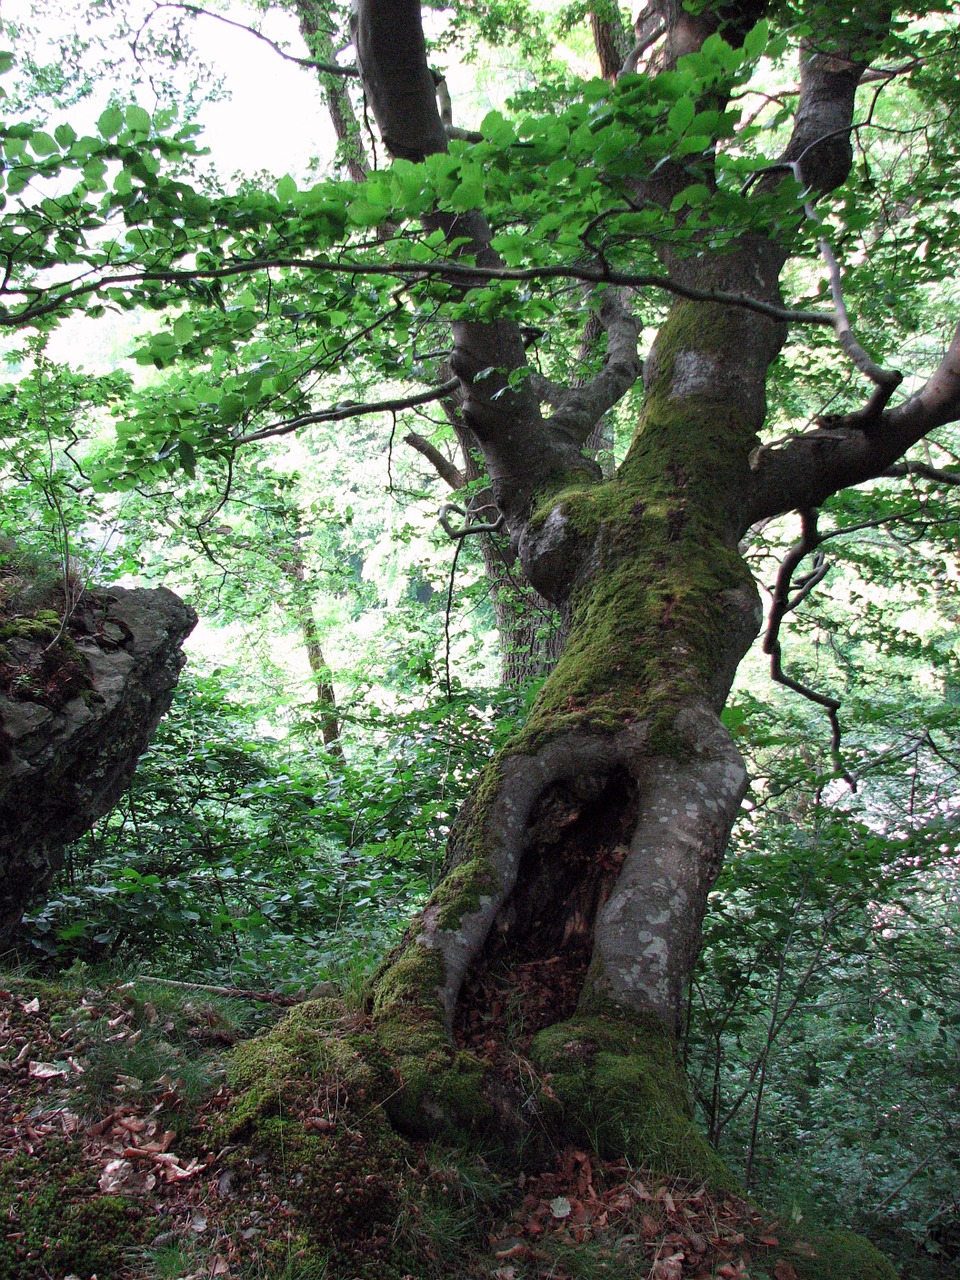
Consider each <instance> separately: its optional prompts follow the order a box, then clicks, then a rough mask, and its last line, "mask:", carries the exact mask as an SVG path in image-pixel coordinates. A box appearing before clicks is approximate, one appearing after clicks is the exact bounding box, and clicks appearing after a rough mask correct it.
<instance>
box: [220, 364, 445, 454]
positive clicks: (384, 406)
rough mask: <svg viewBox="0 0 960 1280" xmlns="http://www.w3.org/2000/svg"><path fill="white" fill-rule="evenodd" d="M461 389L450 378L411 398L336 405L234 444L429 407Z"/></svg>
mask: <svg viewBox="0 0 960 1280" xmlns="http://www.w3.org/2000/svg"><path fill="white" fill-rule="evenodd" d="M459 386H460V382H459V380H458V379H457V378H449V379H448V380H447V381H446V382H443V383H441V384H440V386H439V387H432V388H431V389H430V390H429V391H420V392H418V393H417V394H415V395H411V396H398V397H396V398H394V399H391V400H375V401H371V402H369V403H366V404H354V403H352V402H346V403H343V404H336V405H334V406H333V408H332V409H318V410H317V411H316V412H315V413H301V414H299V415H298V416H297V417H296V418H287V419H285V420H284V421H282V422H275V423H274V424H273V426H270V427H261V428H260V430H259V431H249V432H247V434H246V435H242V436H235V437H234V438H233V440H232V441H231V443H232V444H235V445H238V444H253V443H254V442H255V441H257V440H272V439H275V438H276V437H277V436H288V435H290V434H291V433H292V432H294V431H299V430H300V428H301V427H309V426H312V425H313V424H314V423H317V422H343V421H345V420H346V419H347V418H360V417H363V416H365V415H366V414H370V413H397V412H399V411H400V410H401V409H412V408H413V407H414V406H415V405H418V404H430V402H431V401H433V400H442V399H443V397H444V396H450V395H453V393H454V392H455V391H456V390H457V389H458V387H459Z"/></svg>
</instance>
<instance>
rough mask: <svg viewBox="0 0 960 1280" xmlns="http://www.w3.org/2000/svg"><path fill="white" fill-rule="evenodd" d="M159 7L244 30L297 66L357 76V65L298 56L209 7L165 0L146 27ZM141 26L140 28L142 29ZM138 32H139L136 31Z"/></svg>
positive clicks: (331, 74)
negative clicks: (317, 60)
mask: <svg viewBox="0 0 960 1280" xmlns="http://www.w3.org/2000/svg"><path fill="white" fill-rule="evenodd" d="M161 9H179V10H181V11H182V12H183V13H189V14H191V15H192V16H193V17H195V18H213V19H214V21H216V22H222V23H223V24H224V26H227V27H233V28H234V29H235V30H237V31H245V32H246V33H247V35H251V36H254V37H256V39H257V40H261V41H262V42H263V43H264V44H265V45H268V46H269V47H270V48H271V49H272V50H273V52H274V53H276V54H278V55H279V56H280V57H281V58H283V59H284V60H285V61H287V62H292V63H294V64H295V65H296V66H298V67H306V68H308V69H310V70H313V71H323V72H324V73H325V74H326V75H329V76H359V75H360V71H359V69H358V68H357V67H341V66H340V64H339V63H338V62H315V61H314V60H313V58H298V57H296V56H295V55H294V54H292V53H287V51H286V50H285V49H283V48H281V47H280V45H278V44H277V42H276V41H275V40H271V39H270V37H269V36H265V35H264V34H263V32H262V31H257V29H256V28H255V27H250V26H247V24H246V23H245V22H235V21H234V20H233V19H232V18H227V17H224V15H223V14H222V13H213V12H212V11H211V10H210V9H204V8H201V6H200V5H196V4H173V3H170V2H169V0H167V2H166V3H163V4H156V5H154V7H153V13H152V14H150V17H148V18H147V21H146V22H145V23H144V24H143V27H146V25H147V23H148V22H149V21H150V18H151V17H153V15H154V14H157V13H159V12H160V10H161ZM143 27H141V28H140V30H141V31H142V30H143ZM138 34H139V33H138Z"/></svg>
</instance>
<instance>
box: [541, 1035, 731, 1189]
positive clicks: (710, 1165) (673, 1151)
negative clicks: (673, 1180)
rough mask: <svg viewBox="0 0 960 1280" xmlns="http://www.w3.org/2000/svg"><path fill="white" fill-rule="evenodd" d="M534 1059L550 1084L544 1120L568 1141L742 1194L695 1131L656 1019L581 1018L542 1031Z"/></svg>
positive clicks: (670, 1044)
mask: <svg viewBox="0 0 960 1280" xmlns="http://www.w3.org/2000/svg"><path fill="white" fill-rule="evenodd" d="M530 1056H531V1059H532V1061H533V1063H534V1065H535V1066H536V1067H537V1068H538V1069H539V1070H540V1071H541V1072H543V1073H544V1077H545V1079H544V1085H545V1087H544V1089H543V1090H542V1092H541V1095H540V1105H541V1108H542V1110H543V1112H544V1115H545V1117H546V1118H547V1120H548V1121H549V1122H550V1123H551V1124H552V1125H553V1126H555V1127H556V1128H557V1129H558V1130H559V1131H560V1133H561V1134H562V1136H563V1137H565V1138H566V1139H568V1140H570V1141H574V1142H578V1143H587V1144H589V1145H591V1146H592V1147H593V1148H594V1150H596V1151H597V1152H598V1153H599V1154H600V1155H602V1156H604V1157H605V1158H608V1159H617V1158H620V1157H623V1158H626V1159H628V1160H629V1161H630V1162H631V1163H632V1164H635V1165H637V1166H638V1167H644V1168H647V1169H650V1170H652V1171H653V1172H655V1173H663V1174H667V1175H671V1176H675V1177H682V1178H690V1179H696V1180H698V1181H703V1182H704V1183H706V1184H707V1185H708V1186H709V1187H711V1188H712V1189H714V1190H720V1189H723V1188H729V1189H736V1179H735V1178H734V1177H733V1175H732V1174H731V1173H730V1171H729V1170H728V1169H727V1167H726V1165H725V1164H724V1163H723V1161H722V1160H721V1159H720V1157H719V1156H718V1155H717V1154H716V1152H715V1151H713V1149H712V1148H711V1147H710V1145H709V1143H708V1142H707V1141H706V1139H705V1138H704V1137H703V1136H702V1135H701V1134H700V1133H699V1131H698V1130H697V1127H696V1125H695V1124H694V1121H693V1116H692V1113H691V1107H690V1103H689V1099H688V1096H687V1092H686V1087H685V1085H684V1081H683V1075H682V1072H681V1069H680V1065H679V1063H678V1062H677V1058H676V1050H675V1045H674V1041H673V1038H672V1037H671V1036H670V1034H669V1032H668V1031H667V1029H666V1028H665V1027H664V1026H663V1024H662V1023H661V1022H660V1021H659V1019H657V1018H656V1017H654V1016H653V1015H647V1014H639V1013H635V1014H631V1013H627V1012H625V1011H623V1010H617V1011H616V1012H614V1011H613V1010H610V1011H607V1012H598V1013H589V1014H585V1015H578V1016H576V1017H574V1018H572V1019H571V1020H570V1021H569V1022H563V1023H558V1024H557V1025H556V1026H552V1027H547V1028H546V1030H544V1031H541V1032H540V1033H539V1034H538V1035H537V1037H536V1038H535V1040H534V1042H533V1047H532V1050H531V1055H530Z"/></svg>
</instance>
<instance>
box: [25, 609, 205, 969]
mask: <svg viewBox="0 0 960 1280" xmlns="http://www.w3.org/2000/svg"><path fill="white" fill-rule="evenodd" d="M77 612H78V621H77V625H76V626H74V624H73V622H72V621H71V624H70V626H69V628H68V632H67V634H68V639H69V641H70V642H71V643H72V644H73V645H74V648H73V653H74V654H76V655H82V662H83V664H84V665H85V667H86V671H87V680H86V683H87V685H88V687H87V688H85V689H84V690H83V691H82V692H81V693H80V694H78V695H76V694H75V695H74V696H72V697H70V698H69V700H67V701H64V702H62V705H57V702H56V700H54V701H53V703H52V704H51V702H49V701H48V702H47V704H46V705H44V703H43V702H41V701H32V700H27V699H25V698H24V697H23V694H22V693H21V696H20V697H19V698H16V697H10V696H8V694H7V693H4V692H0V948H4V947H7V946H9V945H10V943H11V941H12V939H13V937H14V935H15V932H16V929H17V926H18V925H19V923H20V919H21V917H22V915H23V912H24V910H25V909H26V907H27V905H28V903H29V902H30V900H31V899H32V898H34V897H36V896H37V895H38V894H40V893H42V892H43V890H44V889H46V888H47V887H48V886H49V884H50V881H51V880H52V878H53V875H54V873H55V872H56V871H57V870H59V868H60V867H61V866H62V865H63V856H64V849H65V848H66V846H67V845H68V844H69V843H70V842H71V841H73V840H76V839H78V838H79V837H80V836H81V835H83V833H84V832H85V831H88V830H89V829H90V827H91V826H92V825H93V823H94V822H95V821H96V820H97V818H100V817H102V816H103V815H104V814H105V813H108V812H109V810H110V809H111V808H113V806H114V805H115V804H116V803H117V801H118V800H119V798H120V796H121V795H122V794H123V792H124V790H125V789H126V787H127V786H128V785H129V782H130V779H131V778H132V776H133V772H134V770H135V768H136V765H137V761H138V759H139V758H140V755H141V754H142V752H143V751H144V749H145V748H146V746H147V744H148V743H149V741H150V739H151V737H152V736H153V733H154V731H155V730H156V727H157V724H158V723H159V721H160V718H161V717H162V716H163V714H164V712H165V711H166V710H167V708H168V707H169V706H170V701H171V699H172V697H173V690H174V687H175V686H176V683H177V679H178V677H179V675H180V671H181V669H182V667H183V664H184V662H185V661H186V658H185V656H184V654H183V652H182V648H181V646H182V644H183V641H184V639H185V638H186V636H188V635H189V633H190V631H191V630H192V629H193V627H194V625H195V624H196V621H197V619H196V614H195V613H194V612H193V610H192V609H191V608H189V606H188V605H185V604H184V603H183V601H182V600H180V599H179V597H178V596H175V595H174V594H173V592H171V591H167V590H165V589H164V588H159V589H157V590H153V591H147V590H135V591H130V590H126V589H124V588H120V587H113V588H111V589H110V590H109V591H100V592H93V593H89V594H88V595H86V596H85V597H84V598H83V601H82V606H81V608H80V609H79V610H78V611H77ZM22 647H23V646H22V643H18V660H19V658H20V655H19V649H20V648H22ZM37 649H38V652H39V649H40V646H39V645H38V646H37ZM7 654H8V658H9V657H10V656H12V655H11V654H10V646H9V644H8V645H7Z"/></svg>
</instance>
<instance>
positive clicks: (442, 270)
mask: <svg viewBox="0 0 960 1280" xmlns="http://www.w3.org/2000/svg"><path fill="white" fill-rule="evenodd" d="M270 268H281V269H282V268H288V269H296V270H301V271H310V272H314V273H316V274H318V275H321V274H331V275H348V276H394V277H396V278H398V279H402V280H405V281H407V283H409V284H414V283H417V282H419V281H421V280H442V281H444V282H446V283H449V284H458V285H463V286H466V287H468V288H470V287H475V286H478V285H480V284H482V283H484V282H485V281H487V280H506V281H515V282H518V283H522V282H525V281H542V280H575V281H579V282H580V283H582V284H610V285H620V286H622V287H624V288H631V289H662V290H663V291H664V292H665V293H669V294H672V295H674V296H675V297H678V298H685V299H687V300H688V301H690V302H715V303H717V304H718V305H720V306H728V307H742V308H743V309H744V310H746V311H753V312H756V313H757V314H759V315H763V316H768V317H769V318H770V319H772V320H783V321H786V322H787V323H792V324H818V325H829V326H831V327H833V326H834V325H835V324H836V321H837V317H836V313H835V312H833V311H803V310H797V309H794V308H791V307H781V306H778V305H776V304H775V303H772V302H765V301H763V300H762V299H760V298H754V297H751V296H750V295H749V294H744V293H731V292H729V291H728V290H724V289H696V288H694V287H692V286H690V285H685V284H681V283H680V282H678V281H676V280H671V279H670V277H669V276H665V275H656V274H654V273H652V272H642V273H638V272H632V271H616V270H612V269H610V268H602V267H592V266H587V265H586V264H580V265H576V266H573V265H571V266H560V265H557V266H553V267H550V266H545V267H503V266H495V267H494V266H469V265H467V264H465V263H460V262H439V261H438V262H357V261H354V260H351V259H341V260H340V261H334V260H331V259H329V258H296V257H291V258H280V257H273V258H247V259H244V260H243V261H241V262H235V263H232V264H230V265H229V266H224V267H213V268H209V269H206V270H200V269H192V270H182V271H178V270H175V269H172V268H171V269H166V270H158V269H155V268H144V269H140V270H131V271H116V272H110V271H109V269H107V268H104V269H103V271H102V273H101V274H98V275H97V276H96V277H95V278H93V279H90V280H86V281H82V282H80V283H74V284H68V287H67V288H65V289H63V290H62V291H59V290H58V291H57V292H56V293H55V296H53V297H49V298H48V299H47V301H42V300H40V299H42V298H43V297H44V296H45V295H47V294H49V293H51V292H53V290H48V289H36V290H27V289H26V288H22V289H17V290H6V291H5V292H7V293H8V296H13V297H25V296H29V297H34V298H35V299H37V300H35V301H33V302H26V303H25V304H24V305H23V306H22V308H21V309H20V310H18V311H12V310H7V309H3V310H0V328H7V329H10V328H16V327H18V326H20V325H26V324H29V323H31V322H32V321H34V320H39V319H42V318H43V317H44V316H48V315H52V314H54V313H55V312H56V311H58V310H60V309H61V308H63V307H65V306H66V304H67V303H70V302H73V301H76V300H77V299H79V298H84V297H90V296H92V295H96V294H98V293H100V292H102V291H103V290H104V289H115V288H117V287H118V286H120V285H138V284H180V285H190V284H193V283H195V282H196V281H198V280H232V279H236V278H238V277H241V276H248V275H253V274H254V273H256V272H257V271H266V270H269V269H270Z"/></svg>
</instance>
